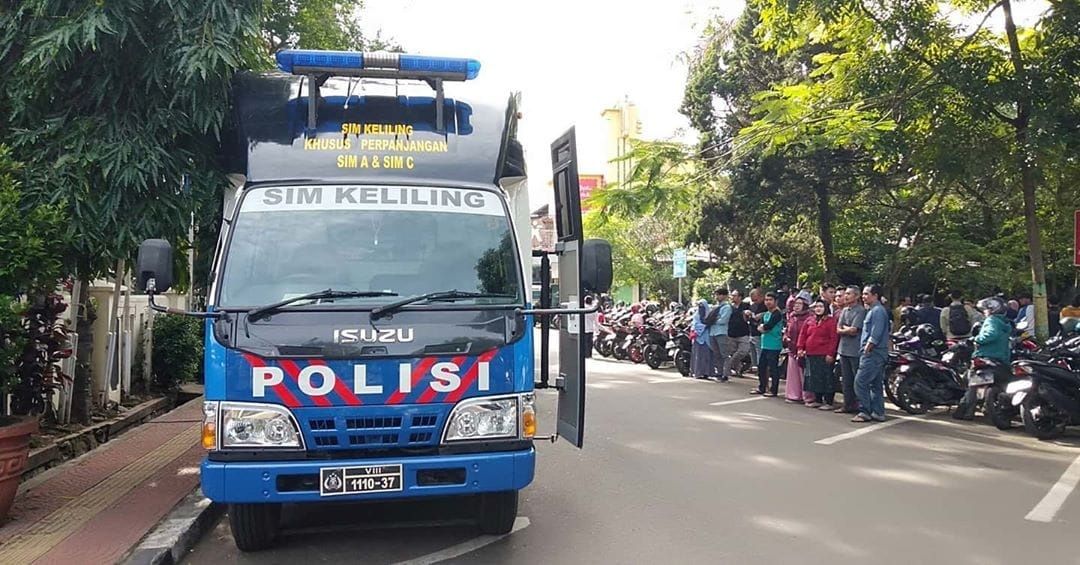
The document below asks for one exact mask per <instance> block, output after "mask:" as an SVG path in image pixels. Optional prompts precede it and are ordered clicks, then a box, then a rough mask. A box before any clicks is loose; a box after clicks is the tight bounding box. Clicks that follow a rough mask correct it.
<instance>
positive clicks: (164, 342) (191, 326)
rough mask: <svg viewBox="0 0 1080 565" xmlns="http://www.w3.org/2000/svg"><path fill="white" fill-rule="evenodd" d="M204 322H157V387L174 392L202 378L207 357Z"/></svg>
mask: <svg viewBox="0 0 1080 565" xmlns="http://www.w3.org/2000/svg"><path fill="white" fill-rule="evenodd" d="M202 328H203V321H202V320H201V319H199V318H190V317H188V316H178V315H166V316H157V317H156V318H155V319H154V358H153V371H154V386H156V387H157V388H158V389H160V390H165V391H173V390H176V389H177V388H179V387H180V385H181V384H183V383H185V382H190V381H193V380H195V378H196V377H197V376H198V375H199V372H200V365H201V364H202V355H203V335H202Z"/></svg>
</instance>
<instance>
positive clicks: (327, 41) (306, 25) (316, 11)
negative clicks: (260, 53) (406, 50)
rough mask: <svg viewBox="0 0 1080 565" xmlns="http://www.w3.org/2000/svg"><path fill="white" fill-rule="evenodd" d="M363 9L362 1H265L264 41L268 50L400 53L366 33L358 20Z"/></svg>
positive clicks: (396, 46)
mask: <svg viewBox="0 0 1080 565" xmlns="http://www.w3.org/2000/svg"><path fill="white" fill-rule="evenodd" d="M363 7H364V2H363V0H284V1H282V0H265V10H266V19H265V21H264V22H263V38H264V40H265V42H266V47H267V51H268V52H269V53H271V54H273V53H276V52H278V51H280V50H282V49H288V48H301V49H337V50H345V51H348V50H354V51H363V50H368V51H400V50H401V48H400V47H399V46H398V45H397V44H396V43H395V42H393V41H392V40H390V39H387V38H384V37H382V35H381V34H376V35H375V37H368V36H366V35H365V34H364V32H363V30H362V28H361V26H360V19H359V13H360V11H361V10H362V9H363Z"/></svg>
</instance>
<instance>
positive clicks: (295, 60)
mask: <svg viewBox="0 0 1080 565" xmlns="http://www.w3.org/2000/svg"><path fill="white" fill-rule="evenodd" d="M275 58H276V59H277V64H278V68H279V69H281V70H282V71H284V72H287V73H292V74H294V75H306V74H321V73H328V74H332V75H338V76H363V77H379V78H407V79H420V80H425V79H434V78H441V79H444V80H471V79H474V78H476V77H477V75H479V74H480V61H477V60H475V59H459V58H453V57H429V56H426V55H403V54H399V53H360V52H356V51H318V50H314V49H286V50H284V51H278V53H277V55H276V56H275Z"/></svg>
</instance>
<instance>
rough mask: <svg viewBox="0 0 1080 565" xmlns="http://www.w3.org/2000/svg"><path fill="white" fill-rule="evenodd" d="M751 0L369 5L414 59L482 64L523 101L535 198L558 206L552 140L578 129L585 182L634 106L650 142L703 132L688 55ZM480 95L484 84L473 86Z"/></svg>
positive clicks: (370, 25) (376, 25) (367, 20)
mask: <svg viewBox="0 0 1080 565" xmlns="http://www.w3.org/2000/svg"><path fill="white" fill-rule="evenodd" d="M742 6H743V2H742V0H735V1H732V0H728V1H724V0H696V1H693V0H667V1H664V2H633V1H628V0H622V1H619V0H574V1H571V0H547V1H544V2H508V3H507V2H503V3H500V2H493V1H487V2H485V1H480V0H454V1H453V2H433V1H429V0H368V1H367V3H366V6H365V9H364V11H363V21H364V25H365V28H366V29H368V30H372V31H373V30H377V29H381V30H382V31H383V33H384V35H387V36H390V37H392V38H393V39H394V40H396V41H397V42H398V43H400V44H401V45H402V47H404V48H405V50H406V51H407V52H413V53H422V54H428V55H449V56H463V57H471V58H474V59H477V60H479V61H480V63H481V70H480V77H479V80H477V81H476V85H475V86H476V87H479V86H481V85H483V86H484V87H485V89H487V88H492V89H494V90H496V92H497V91H499V90H500V89H501V91H502V92H505V93H508V92H510V91H511V90H520V91H521V92H522V113H523V116H524V119H523V120H522V122H521V129H520V138H521V141H522V143H523V144H524V146H525V151H526V153H527V158H528V167H529V177H530V179H531V180H530V189H531V192H532V200H533V202H534V204H535V205H537V206H539V205H540V204H542V203H544V202H548V201H550V200H551V198H550V196H549V195H548V194H547V191H548V190H549V187H548V186H547V181H548V180H549V179H550V177H551V161H550V158H549V157H548V151H549V146H550V144H551V142H552V141H554V140H555V138H557V137H558V136H559V135H561V134H562V133H563V132H564V131H566V130H567V129H568V128H569V127H570V126H576V127H577V141H578V153H579V159H580V160H581V165H580V167H579V169H580V172H582V173H599V174H603V173H604V172H605V171H606V168H607V165H606V156H605V154H604V151H605V149H604V142H605V138H604V129H603V128H604V127H605V126H604V121H603V119H602V118H601V117H600V112H602V111H603V110H604V109H605V108H607V107H610V106H612V105H614V104H615V103H617V102H619V101H620V100H622V99H623V98H624V97H629V99H630V100H631V101H633V102H634V103H636V104H637V105H638V107H639V111H640V118H641V122H642V129H643V131H642V134H643V137H644V138H646V139H664V138H670V137H673V136H676V135H679V134H680V133H681V135H682V137H683V138H684V139H686V140H687V141H693V140H694V139H695V138H696V135H695V134H693V133H692V132H688V131H687V130H688V129H689V125H688V123H687V121H686V119H685V118H683V117H682V116H681V115H680V114H679V113H678V107H679V103H680V102H681V101H682V93H683V86H684V85H685V83H686V68H685V65H683V64H682V63H681V62H679V60H678V57H679V54H680V53H682V52H684V51H687V50H689V49H690V48H692V47H693V46H694V45H695V44H696V41H697V36H698V29H699V28H698V27H697V26H700V25H701V24H703V23H704V22H705V21H706V19H707V17H708V15H709V13H711V10H719V11H720V12H722V13H723V14H725V15H726V16H728V17H736V16H738V14H739V12H740V11H741V10H742ZM471 86H473V85H471Z"/></svg>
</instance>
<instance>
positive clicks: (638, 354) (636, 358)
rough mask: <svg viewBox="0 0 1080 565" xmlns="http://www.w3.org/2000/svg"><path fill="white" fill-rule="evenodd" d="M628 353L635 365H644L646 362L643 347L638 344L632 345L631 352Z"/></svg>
mask: <svg viewBox="0 0 1080 565" xmlns="http://www.w3.org/2000/svg"><path fill="white" fill-rule="evenodd" d="M626 353H627V356H628V357H629V358H630V360H631V361H633V362H634V363H643V362H644V361H645V352H644V351H642V349H641V346H640V345H638V344H636V343H635V344H633V345H631V346H630V349H629V351H627V352H626Z"/></svg>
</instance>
